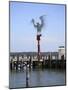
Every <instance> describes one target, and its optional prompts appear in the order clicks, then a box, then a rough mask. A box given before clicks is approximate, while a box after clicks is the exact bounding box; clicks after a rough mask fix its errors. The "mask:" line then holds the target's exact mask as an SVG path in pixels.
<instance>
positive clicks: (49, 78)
mask: <svg viewBox="0 0 68 90" xmlns="http://www.w3.org/2000/svg"><path fill="white" fill-rule="evenodd" d="M53 85H65V71H63V70H56V69H52V70H49V69H44V70H36V69H35V70H31V71H29V87H34V86H53ZM9 87H10V88H19V87H26V71H18V72H16V71H13V72H10V75H9Z"/></svg>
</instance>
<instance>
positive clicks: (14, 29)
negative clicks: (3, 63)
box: [9, 1, 66, 89]
mask: <svg viewBox="0 0 68 90" xmlns="http://www.w3.org/2000/svg"><path fill="white" fill-rule="evenodd" d="M9 32H10V36H9V38H10V41H9V42H10V43H9V47H10V50H9V88H10V89H15V88H30V87H49V86H64V85H66V40H65V39H66V38H65V37H66V36H65V35H66V5H65V4H52V3H50V4H49V3H35V2H22V1H9Z"/></svg>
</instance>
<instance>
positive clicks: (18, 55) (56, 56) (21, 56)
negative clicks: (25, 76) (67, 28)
mask: <svg viewBox="0 0 68 90" xmlns="http://www.w3.org/2000/svg"><path fill="white" fill-rule="evenodd" d="M49 56H50V59H52V60H61V58H62V56H63V57H64V59H66V58H65V47H64V46H60V47H59V48H58V52H41V53H40V61H41V60H43V59H44V60H48V59H49ZM30 58H31V60H32V61H38V58H37V52H11V53H10V61H11V60H12V59H13V61H17V60H19V61H20V60H22V61H29V60H30Z"/></svg>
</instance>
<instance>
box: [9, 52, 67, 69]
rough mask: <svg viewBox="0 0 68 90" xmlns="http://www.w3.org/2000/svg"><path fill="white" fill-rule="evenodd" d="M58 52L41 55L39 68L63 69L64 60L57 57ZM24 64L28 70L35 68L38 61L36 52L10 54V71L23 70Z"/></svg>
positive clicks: (62, 57)
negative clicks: (27, 66)
mask: <svg viewBox="0 0 68 90" xmlns="http://www.w3.org/2000/svg"><path fill="white" fill-rule="evenodd" d="M58 56H59V55H58V52H47V53H41V59H40V63H41V66H40V68H42V69H44V68H50V69H51V68H55V69H58V68H59V69H65V68H66V60H65V58H64V55H63V56H61V59H59V57H58ZM26 63H27V64H28V65H29V68H30V69H31V68H33V69H34V68H37V66H38V59H37V53H36V52H27V53H26V52H23V53H10V70H23V69H24V68H25V66H26Z"/></svg>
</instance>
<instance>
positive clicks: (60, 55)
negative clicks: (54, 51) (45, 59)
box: [58, 46, 66, 59]
mask: <svg viewBox="0 0 68 90" xmlns="http://www.w3.org/2000/svg"><path fill="white" fill-rule="evenodd" d="M58 53H59V59H61V57H62V56H64V59H65V58H66V57H65V47H64V46H59V48H58Z"/></svg>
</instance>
